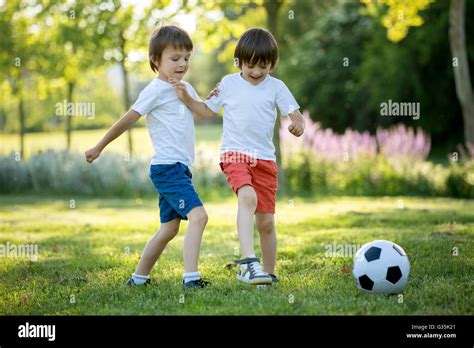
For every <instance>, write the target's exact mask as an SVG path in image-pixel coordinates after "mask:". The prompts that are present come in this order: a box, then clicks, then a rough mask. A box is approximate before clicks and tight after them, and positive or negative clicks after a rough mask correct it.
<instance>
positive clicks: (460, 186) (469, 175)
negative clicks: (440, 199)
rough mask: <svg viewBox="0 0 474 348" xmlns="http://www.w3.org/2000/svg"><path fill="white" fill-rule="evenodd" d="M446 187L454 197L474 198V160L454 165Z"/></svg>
mask: <svg viewBox="0 0 474 348" xmlns="http://www.w3.org/2000/svg"><path fill="white" fill-rule="evenodd" d="M446 186H447V190H448V192H449V195H450V196H452V197H470V198H474V160H471V161H468V162H461V164H457V163H453V165H452V170H451V171H450V172H449V175H448V178H447V182H446Z"/></svg>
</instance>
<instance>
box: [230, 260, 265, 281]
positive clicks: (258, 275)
mask: <svg viewBox="0 0 474 348" xmlns="http://www.w3.org/2000/svg"><path fill="white" fill-rule="evenodd" d="M235 263H236V264H238V265H239V273H238V274H237V280H240V281H241V282H244V283H247V284H254V285H258V284H272V277H271V276H270V275H269V274H268V273H267V272H265V271H264V270H263V268H262V266H261V265H260V260H259V259H258V258H256V257H246V258H245V259H242V260H235Z"/></svg>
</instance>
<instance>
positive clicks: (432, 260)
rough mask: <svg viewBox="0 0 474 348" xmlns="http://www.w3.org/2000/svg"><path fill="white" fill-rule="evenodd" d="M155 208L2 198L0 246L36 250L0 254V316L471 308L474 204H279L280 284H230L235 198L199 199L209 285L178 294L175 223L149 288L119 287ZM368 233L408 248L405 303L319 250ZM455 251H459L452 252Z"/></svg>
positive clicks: (151, 227)
mask: <svg viewBox="0 0 474 348" xmlns="http://www.w3.org/2000/svg"><path fill="white" fill-rule="evenodd" d="M399 200H403V208H400V207H401V205H400V204H399V202H400V201H399ZM156 205H157V202H156V201H155V200H146V201H135V200H124V199H120V200H118V199H116V200H115V199H89V198H76V201H75V208H74V209H71V208H70V201H69V198H64V199H63V198H57V197H56V198H55V197H42V198H38V197H22V196H1V197H0V244H6V243H7V242H9V243H16V244H27V243H37V244H38V245H39V258H38V260H37V261H31V260H28V259H24V258H23V259H22V258H14V257H9V258H0V267H1V271H0V314H9V315H34V314H39V315H43V314H51V315H54V314H59V315H74V314H79V315H83V314H84V315H85V314H88V315H96V314H133V315H135V314H140V315H142V314H152V315H162V314H165V315H174V314H176V315H185V314H189V315H196V314H202V315H224V314H225V315H247V314H248V315H255V314H278V315H320V314H326V315H342V314H363V315H365V314H367V315H373V314H381V315H402V314H407V315H410V314H414V315H428V314H431V315H443V314H446V315H447V314H449V315H466V314H471V315H472V314H473V313H474V310H473V308H474V297H473V294H474V291H473V284H474V271H473V270H474V255H473V253H474V243H473V235H474V202H473V201H464V200H453V199H421V198H416V199H415V198H406V197H396V198H344V197H343V198H325V199H323V200H321V201H318V200H314V199H313V200H300V199H295V200H293V201H290V202H289V201H287V200H284V201H283V200H281V201H279V202H278V204H277V215H276V220H277V231H278V232H277V233H278V239H279V242H278V255H277V258H278V261H277V274H278V275H279V277H280V279H281V282H280V284H278V285H276V286H273V287H269V288H264V289H257V288H255V287H252V286H246V285H245V284H241V283H239V282H237V281H236V280H235V279H234V278H235V274H236V270H235V269H227V268H226V267H225V265H226V264H227V263H229V262H230V261H232V260H233V259H234V258H236V256H235V255H234V250H235V248H236V247H237V246H238V239H237V235H236V227H235V225H234V221H235V213H236V202H235V199H234V198H231V199H228V200H224V201H211V202H206V208H207V211H208V213H209V216H210V220H209V224H208V227H207V230H206V232H205V235H204V239H203V243H202V250H201V258H200V271H201V272H202V273H203V275H204V276H205V278H207V279H209V280H210V281H211V282H212V285H211V286H210V287H209V288H206V289H203V290H197V291H186V292H183V291H182V290H181V289H180V287H179V283H180V281H181V276H182V272H183V262H182V242H183V236H184V234H185V230H186V223H183V224H182V226H181V231H180V234H179V235H178V236H177V237H176V238H175V239H174V240H173V241H172V242H171V243H170V244H169V246H168V248H167V250H166V251H165V253H164V254H163V255H162V257H161V258H160V259H159V260H158V263H157V264H156V265H155V267H154V269H153V271H152V273H151V276H152V280H153V281H152V284H151V285H150V286H148V287H141V288H127V287H126V286H124V285H123V284H124V282H125V280H126V279H127V278H128V276H129V275H130V273H131V272H132V271H134V268H135V266H136V264H137V261H138V259H139V256H140V253H141V251H142V248H143V246H144V244H145V242H146V241H147V240H148V238H149V237H150V236H151V235H152V234H153V233H154V231H155V230H156V228H157V227H158V226H159V213H158V209H157V208H156ZM374 239H388V240H392V241H394V242H396V243H398V244H400V245H401V246H402V247H403V248H404V249H405V250H406V252H407V254H408V256H409V259H410V262H411V274H410V279H409V283H408V285H407V287H406V288H405V290H404V293H403V302H402V303H400V297H398V296H385V295H372V294H368V293H364V292H362V291H360V290H358V289H357V288H356V286H355V282H354V280H353V278H352V274H351V268H352V258H351V257H339V258H329V257H327V256H326V255H325V252H326V248H325V246H326V245H328V244H331V243H333V242H335V243H338V244H363V243H366V242H369V241H371V240H374ZM256 243H257V246H258V239H257V237H256ZM454 247H457V248H458V256H452V249H453V248H454ZM257 250H258V248H257ZM127 251H129V253H127ZM72 296H73V297H74V299H75V303H71V298H72ZM180 300H181V301H180ZM183 300H184V301H183Z"/></svg>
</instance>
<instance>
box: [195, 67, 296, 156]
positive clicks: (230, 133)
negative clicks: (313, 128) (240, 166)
mask: <svg viewBox="0 0 474 348" xmlns="http://www.w3.org/2000/svg"><path fill="white" fill-rule="evenodd" d="M219 91H220V92H219V95H218V96H217V97H212V98H211V99H209V100H205V101H204V103H206V105H207V106H208V107H209V109H211V110H212V111H214V112H218V111H219V110H220V108H221V107H224V135H223V137H222V146H221V154H223V153H225V152H228V151H238V152H243V153H244V154H247V155H249V156H251V157H254V158H258V159H263V160H273V161H275V160H276V157H275V146H274V145H273V129H274V127H275V121H276V116H277V114H276V107H278V109H279V110H280V113H281V115H282V116H287V115H288V114H290V113H292V112H293V111H295V110H297V109H299V105H298V103H297V102H296V100H295V98H294V97H293V95H292V94H291V92H290V90H289V89H288V87H286V85H285V83H284V82H283V81H281V80H279V79H276V78H274V77H272V76H270V75H267V76H266V77H265V79H264V80H263V81H261V82H260V83H258V84H257V85H255V86H254V85H252V84H251V83H250V82H249V81H247V80H245V79H244V78H243V77H242V76H241V75H240V72H238V73H235V74H231V75H227V76H225V77H224V78H223V79H222V81H221V82H220V84H219Z"/></svg>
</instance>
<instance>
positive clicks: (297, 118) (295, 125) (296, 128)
mask: <svg viewBox="0 0 474 348" xmlns="http://www.w3.org/2000/svg"><path fill="white" fill-rule="evenodd" d="M288 116H289V117H290V119H291V124H290V125H289V126H288V130H289V131H290V133H291V134H293V135H294V136H296V137H299V136H301V135H302V134H303V133H304V118H303V115H301V112H300V110H295V111H293V112H292V113H291V114H289V115H288Z"/></svg>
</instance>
